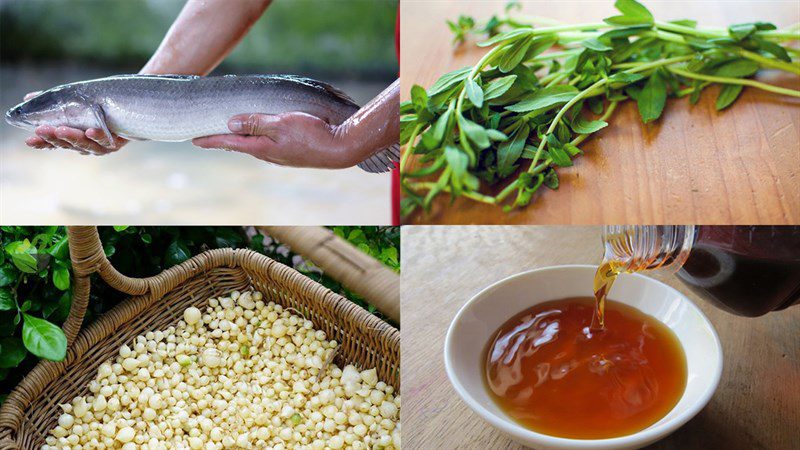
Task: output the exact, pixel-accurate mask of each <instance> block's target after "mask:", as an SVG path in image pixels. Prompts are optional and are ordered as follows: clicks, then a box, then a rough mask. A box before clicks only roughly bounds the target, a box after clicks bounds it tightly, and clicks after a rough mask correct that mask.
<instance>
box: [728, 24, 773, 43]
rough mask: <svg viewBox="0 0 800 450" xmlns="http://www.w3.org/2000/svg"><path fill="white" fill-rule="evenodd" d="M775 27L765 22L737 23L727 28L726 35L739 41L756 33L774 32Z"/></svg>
mask: <svg viewBox="0 0 800 450" xmlns="http://www.w3.org/2000/svg"><path fill="white" fill-rule="evenodd" d="M775 29H777V27H776V26H775V25H773V24H771V23H766V22H750V23H737V24H735V25H731V26H729V27H728V33H729V34H730V35H731V37H732V38H734V39H736V40H737V41H741V40H744V39H746V38H747V37H749V36H750V35H752V34H753V33H755V32H756V31H766V30H775Z"/></svg>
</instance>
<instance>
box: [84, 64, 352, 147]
mask: <svg viewBox="0 0 800 450" xmlns="http://www.w3.org/2000/svg"><path fill="white" fill-rule="evenodd" d="M314 83H317V82H314ZM319 86H323V85H321V84H319ZM75 87H76V89H77V90H78V91H79V92H81V93H83V94H84V95H85V96H86V97H87V98H89V99H91V100H92V101H94V102H96V103H97V104H99V105H100V106H102V108H103V111H104V113H105V116H106V122H107V124H108V126H109V129H110V130H111V131H112V132H114V133H116V134H119V135H120V136H123V137H126V138H130V139H150V140H158V141H184V140H188V139H193V138H196V137H201V136H209V135H212V134H225V133H230V131H229V130H228V125H227V124H228V120H229V119H230V118H231V117H232V116H235V115H237V114H246V113H263V114H281V113H285V112H290V111H300V112H305V113H308V114H312V115H315V116H318V117H322V118H324V119H326V120H328V121H330V122H331V123H333V124H339V123H341V122H343V121H344V120H346V119H347V118H348V117H350V116H351V115H352V114H353V113H354V112H355V111H356V110H357V109H358V106H357V105H355V103H353V102H352V101H347V100H345V99H343V98H342V97H337V96H336V95H334V94H332V93H331V91H330V90H326V89H324V88H322V87H316V86H315V85H313V84H310V83H303V82H298V81H295V80H294V79H292V78H284V77H277V78H271V77H266V76H252V77H207V78H189V79H179V78H178V79H173V78H157V77H111V78H106V79H100V80H95V81H91V82H84V83H77V84H75ZM331 90H332V88H331Z"/></svg>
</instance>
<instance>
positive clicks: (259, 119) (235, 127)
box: [228, 114, 283, 136]
mask: <svg viewBox="0 0 800 450" xmlns="http://www.w3.org/2000/svg"><path fill="white" fill-rule="evenodd" d="M282 119H283V115H281V114H277V115H273V114H239V115H236V116H233V117H231V119H230V120H229V121H228V129H229V130H231V132H233V133H236V134H246V135H250V136H270V135H272V134H274V132H275V131H276V129H277V127H278V126H279V125H280V123H281V120H282Z"/></svg>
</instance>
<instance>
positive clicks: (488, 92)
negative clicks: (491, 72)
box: [473, 75, 517, 103]
mask: <svg viewBox="0 0 800 450" xmlns="http://www.w3.org/2000/svg"><path fill="white" fill-rule="evenodd" d="M516 79H517V76H516V75H508V76H505V77H501V78H495V79H494V80H492V82H491V83H489V84H487V85H486V88H485V89H484V93H483V99H484V100H485V101H489V100H492V99H495V98H497V97H500V96H501V95H503V94H505V93H506V92H507V91H508V90H509V89H511V85H513V84H514V81H515V80H516ZM473 103H474V102H473Z"/></svg>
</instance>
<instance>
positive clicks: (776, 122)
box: [400, 0, 800, 224]
mask: <svg viewBox="0 0 800 450" xmlns="http://www.w3.org/2000/svg"><path fill="white" fill-rule="evenodd" d="M504 4H505V2H499V1H498V2H490V1H470V2H456V1H433V2H431V1H420V0H403V1H402V2H401V52H402V59H401V66H400V67H401V84H402V93H403V96H404V97H403V100H407V99H408V93H409V90H410V89H411V86H412V85H413V84H419V85H422V86H424V87H426V88H427V87H430V86H431V84H433V82H434V81H436V80H437V79H438V78H439V76H441V75H442V74H444V73H446V72H449V71H452V70H455V69H458V68H461V67H465V66H468V65H473V64H474V63H475V62H477V60H478V59H480V57H481V55H482V54H483V53H484V52H485V50H482V49H480V48H478V47H476V46H475V45H474V44H475V42H476V41H475V40H474V39H472V40H469V41H467V42H466V43H465V44H463V45H461V46H459V47H455V48H454V47H453V45H452V43H451V42H452V34H451V32H450V31H449V29H448V27H447V25H446V24H445V20H446V19H451V20H453V19H456V18H458V16H459V14H466V15H472V16H474V17H475V18H476V19H477V20H479V21H483V20H486V19H487V18H488V17H490V16H491V15H492V14H495V13H502V12H503V6H504ZM645 5H646V6H647V7H648V8H649V9H650V10H651V11H652V12H653V14H654V15H655V16H656V18H657V19H658V20H673V19H681V18H690V19H695V20H697V21H698V22H699V25H700V26H709V27H727V26H728V25H730V24H733V23H741V22H752V21H755V20H762V21H771V22H773V23H775V24H776V25H778V26H787V25H791V24H794V23H797V22H800V2H797V1H752V2H744V1H738V2H734V1H727V2H725V1H703V2H689V1H670V2H655V1H646V2H645ZM522 13H524V14H528V15H537V16H544V17H550V18H554V19H557V20H560V21H564V22H568V23H582V22H596V21H599V20H602V19H603V18H605V17H609V16H611V15H613V14H614V9H613V1H611V0H609V1H563V2H552V1H549V2H545V1H535V2H522ZM758 78H759V79H760V80H761V81H765V82H769V83H773V84H777V85H780V86H783V87H789V88H792V89H800V77H796V76H794V75H791V74H785V73H779V72H774V71H768V72H763V73H761V74H760V75H759V77H758ZM716 93H717V89H716V88H713V89H712V88H709V89H707V90H706V91H704V93H703V96H702V98H701V100H700V102H699V103H698V104H697V105H695V106H691V105H690V104H689V102H688V99H673V100H670V101H669V103H668V104H667V107H666V109H665V112H664V115H663V116H662V118H661V119H660V120H659V121H658V122H657V123H655V124H648V125H643V124H642V123H641V120H640V118H639V113H638V111H637V109H636V105H635V104H634V103H632V102H626V103H625V104H623V105H621V107H620V108H619V109H618V111H617V112H616V113H615V114H614V116H613V117H612V118H611V119H610V120H609V126H608V127H607V128H606V129H604V130H602V131H601V132H599V133H597V134H596V135H595V136H594V137H592V138H591V139H589V140H588V141H586V142H585V143H584V144H583V145H582V146H581V148H582V150H583V151H584V152H585V154H584V155H583V156H581V157H579V158H577V159H576V161H575V166H574V167H570V168H565V169H559V177H560V179H561V187H560V188H559V189H558V191H555V192H554V191H550V190H547V189H545V188H542V190H541V191H540V192H539V193H537V196H536V197H535V198H534V201H533V202H532V204H531V205H530V206H528V207H526V208H524V209H521V210H518V211H514V212H512V213H510V214H506V213H503V212H502V210H501V209H500V208H499V207H496V206H492V205H485V204H479V203H477V202H474V201H471V200H465V199H458V200H456V201H455V202H454V203H452V204H451V203H450V199H449V198H448V197H444V196H443V197H441V198H439V199H438V200H437V201H436V202H434V205H433V208H432V211H431V213H430V214H422V213H415V214H414V215H412V216H410V217H407V218H406V219H405V221H404V222H405V223H410V224H421V223H449V224H467V223H475V224H502V223H507V224H522V223H556V224H600V223H640V224H652V223H656V224H658V223H704V224H788V223H798V222H800V99H796V98H786V97H781V96H778V95H775V94H772V93H768V92H764V91H760V90H756V89H753V88H745V90H744V92H743V93H742V95H741V97H740V98H739V100H738V101H737V102H736V103H735V104H734V105H733V106H732V107H730V108H729V109H727V110H725V111H722V112H718V111H716V110H715V108H714V102H715V101H716Z"/></svg>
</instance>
